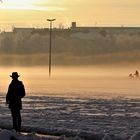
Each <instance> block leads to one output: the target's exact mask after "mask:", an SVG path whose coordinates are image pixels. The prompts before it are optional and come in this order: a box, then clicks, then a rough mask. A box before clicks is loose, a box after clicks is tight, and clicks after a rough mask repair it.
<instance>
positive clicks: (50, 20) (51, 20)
mask: <svg viewBox="0 0 140 140" xmlns="http://www.w3.org/2000/svg"><path fill="white" fill-rule="evenodd" d="M55 20H56V19H47V21H49V22H50V48H49V77H51V65H52V64H51V63H52V60H51V59H52V22H53V21H55Z"/></svg>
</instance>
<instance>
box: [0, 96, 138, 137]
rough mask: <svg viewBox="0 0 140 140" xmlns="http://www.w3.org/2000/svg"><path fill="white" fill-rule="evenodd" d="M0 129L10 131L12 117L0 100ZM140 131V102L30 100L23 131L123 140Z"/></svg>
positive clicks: (116, 99) (121, 100)
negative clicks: (96, 136)
mask: <svg viewBox="0 0 140 140" xmlns="http://www.w3.org/2000/svg"><path fill="white" fill-rule="evenodd" d="M0 100H1V102H0V112H1V113H0V127H1V128H6V129H10V128H11V126H12V120H11V114H10V111H9V109H8V108H7V106H5V96H3V95H1V96H0ZM139 130H140V99H128V98H113V99H102V98H97V99H96V98H93V99H91V98H69V97H68V98H66V97H48V96H27V97H26V98H24V100H23V110H22V131H24V132H37V133H42V134H51V135H66V136H73V137H74V136H76V135H78V136H80V137H92V136H94V134H99V135H100V134H103V135H105V134H109V135H114V136H116V137H121V138H123V139H124V140H128V139H130V137H131V136H132V135H133V134H134V133H135V132H137V131H139Z"/></svg>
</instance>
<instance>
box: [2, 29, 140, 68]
mask: <svg viewBox="0 0 140 140" xmlns="http://www.w3.org/2000/svg"><path fill="white" fill-rule="evenodd" d="M52 44H53V45H52V46H53V47H52V52H53V57H54V59H56V60H55V63H56V64H65V63H67V64H71V63H72V62H73V60H75V62H74V63H76V62H77V63H78V64H81V63H82V64H86V62H88V64H94V63H115V62H120V61H127V62H137V61H138V59H140V55H139V50H140V46H139V44H140V34H139V33H116V34H114V33H108V32H105V31H104V32H103V31H102V32H101V31H100V32H94V31H88V32H67V33H65V32H64V33H63V32H61V33H59V34H58V33H57V34H56V33H55V32H54V33H53V41H52ZM48 50H49V33H47V34H43V35H40V34H38V33H28V32H27V33H26V32H18V33H12V32H11V33H1V34H0V54H1V57H2V58H1V59H2V60H1V61H3V62H4V63H5V64H6V61H7V59H9V58H10V57H9V56H8V55H12V56H11V58H12V59H11V58H10V60H13V61H12V62H11V63H18V61H17V59H15V58H14V57H13V55H16V56H18V55H19V56H18V57H19V61H20V63H21V64H24V61H22V58H24V56H25V55H27V56H28V57H31V56H32V58H31V59H30V60H31V62H30V64H33V65H34V61H36V64H42V62H41V61H42V59H46V61H47V54H48ZM45 54H46V56H45ZM21 55H22V56H21ZM35 55H38V57H37V58H36V56H35ZM39 55H40V56H39ZM25 58H26V56H25ZM3 62H1V64H2V63H3ZM7 62H8V61H7ZM44 64H45V63H44Z"/></svg>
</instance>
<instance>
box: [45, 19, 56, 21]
mask: <svg viewBox="0 0 140 140" xmlns="http://www.w3.org/2000/svg"><path fill="white" fill-rule="evenodd" d="M55 20H56V19H47V21H55Z"/></svg>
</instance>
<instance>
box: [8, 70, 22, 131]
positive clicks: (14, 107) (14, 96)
mask: <svg viewBox="0 0 140 140" xmlns="http://www.w3.org/2000/svg"><path fill="white" fill-rule="evenodd" d="M10 77H12V81H11V83H10V85H9V88H8V92H7V95H6V103H7V104H8V105H9V108H10V110H11V115H12V118H13V129H15V130H16V132H20V129H21V114H20V110H21V109H22V101H21V98H23V97H24V96H25V89H24V85H23V83H22V81H19V80H18V77H19V75H18V73H17V72H13V73H12V75H10Z"/></svg>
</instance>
